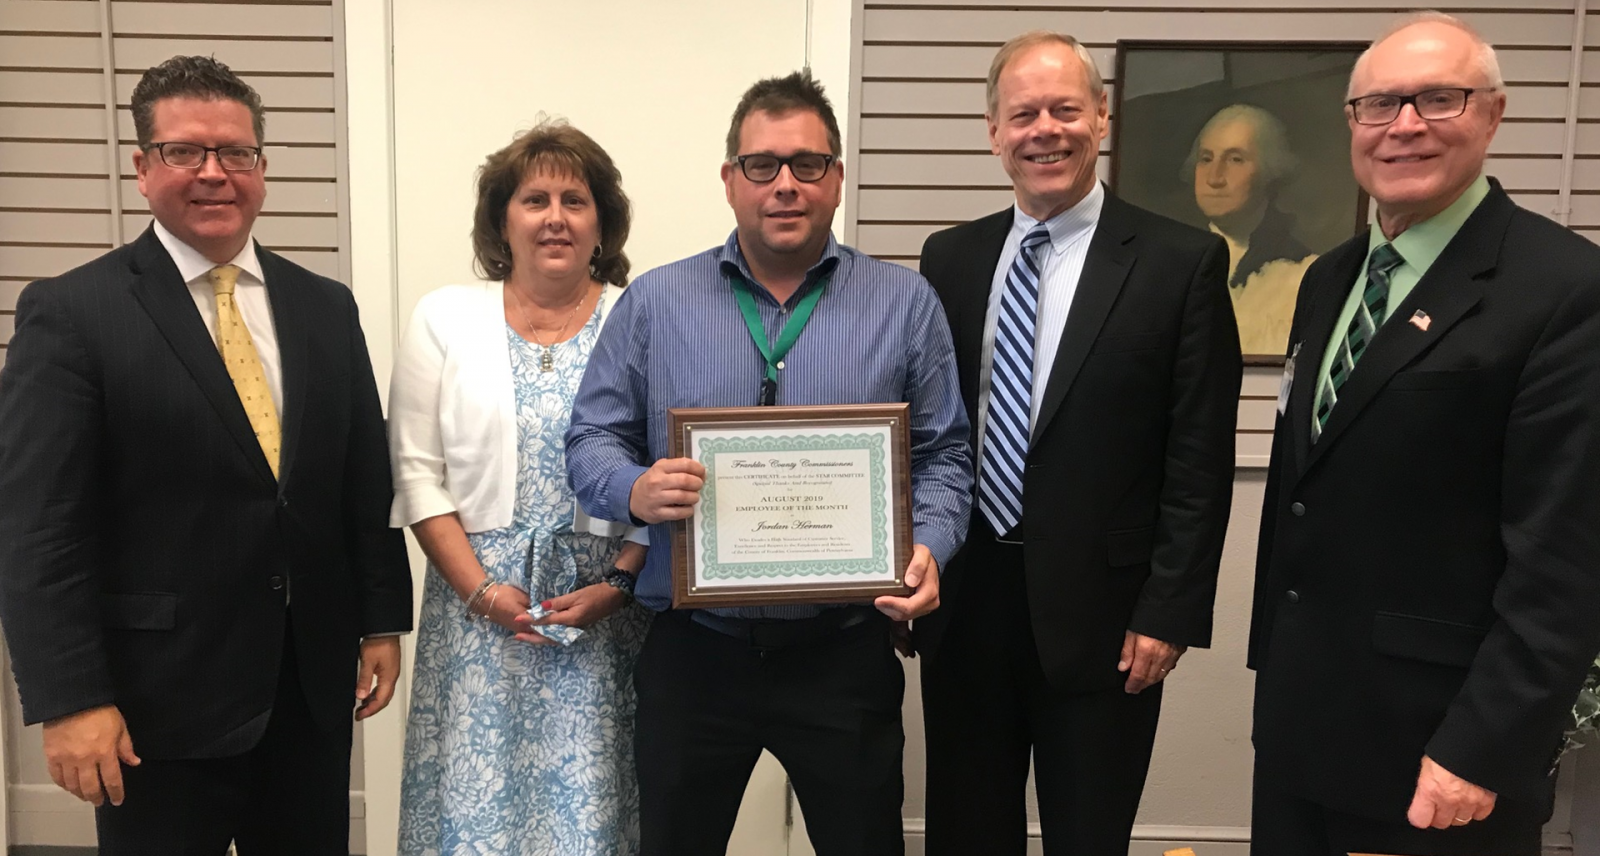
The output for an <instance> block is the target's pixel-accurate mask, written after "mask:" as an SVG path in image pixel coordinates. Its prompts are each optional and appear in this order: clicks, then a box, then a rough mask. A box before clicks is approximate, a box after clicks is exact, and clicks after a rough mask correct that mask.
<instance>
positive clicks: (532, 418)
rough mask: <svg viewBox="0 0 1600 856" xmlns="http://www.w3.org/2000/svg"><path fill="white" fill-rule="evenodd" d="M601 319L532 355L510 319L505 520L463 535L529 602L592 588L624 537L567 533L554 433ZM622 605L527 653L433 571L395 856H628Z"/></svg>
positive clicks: (626, 634) (638, 637) (632, 813)
mask: <svg viewBox="0 0 1600 856" xmlns="http://www.w3.org/2000/svg"><path fill="white" fill-rule="evenodd" d="M599 329H600V312H599V310H598V309H597V310H596V312H595V314H594V315H593V316H592V317H591V318H590V319H589V321H588V323H587V324H585V325H584V327H583V329H582V330H580V331H579V333H578V335H577V336H575V337H573V338H572V339H570V340H568V341H567V342H564V343H562V344H559V345H557V346H555V349H554V351H553V352H552V356H553V357H554V358H555V369H554V371H550V372H541V371H540V370H539V356H540V354H541V352H542V350H543V349H542V348H540V347H539V346H537V345H533V344H530V343H529V342H527V341H526V340H524V339H523V338H522V337H521V336H519V335H517V333H516V331H515V330H512V329H511V328H510V327H509V325H508V326H507V328H506V336H507V338H508V339H509V341H510V343H511V368H512V377H513V378H514V379H515V381H514V382H515V384H516V406H517V428H518V434H519V438H518V439H519V443H518V446H517V448H518V450H519V452H518V466H517V498H516V508H515V511H514V512H513V519H512V522H511V525H510V526H508V527H506V528H504V529H495V530H492V531H489V532H477V533H469V534H468V535H467V540H468V541H469V542H470V543H471V545H472V550H473V553H474V554H476V555H477V557H478V561H479V562H481V563H482V565H483V568H484V570H485V571H487V572H488V574H489V576H490V577H492V578H494V579H496V580H499V581H501V582H506V583H511V584H513V585H517V586H521V587H522V588H524V589H526V590H527V591H528V592H529V593H530V594H531V598H532V600H533V602H534V603H538V602H539V601H541V600H546V599H549V598H552V597H555V596H557V595H560V594H565V593H567V592H571V591H574V590H576V589H578V588H582V587H583V586H586V585H590V584H593V583H597V582H600V581H601V577H602V575H603V574H604V573H605V571H606V569H607V568H609V567H610V564H611V561H612V559H613V558H614V557H615V556H616V553H617V549H618V547H619V546H620V539H616V538H602V537H599V536H595V535H590V534H588V533H575V532H573V530H572V519H573V512H574V504H573V503H574V500H573V496H572V492H571V490H570V489H569V488H568V486H567V470H566V457H565V455H564V453H563V451H562V448H563V435H565V433H566V430H567V424H568V421H569V420H570V418H571V414H572V400H573V397H574V396H575V395H576V393H577V390H578V382H579V381H580V380H581V379H582V377H583V369H584V366H585V365H586V364H587V363H588V359H589V352H590V349H591V348H593V346H594V341H595V337H596V336H597V335H598V333H599ZM646 622H647V613H646V611H645V610H644V609H642V608H641V607H639V606H638V605H636V604H634V603H632V602H631V601H630V602H629V604H628V605H627V606H626V607H624V608H623V609H621V610H619V611H618V612H616V613H614V614H612V615H610V616H607V617H606V618H604V619H602V620H601V621H599V622H597V623H595V624H594V625H593V626H591V627H590V628H588V630H587V631H586V632H585V633H583V634H582V635H581V636H580V637H579V638H578V639H577V640H576V641H574V642H573V643H572V644H571V645H569V646H566V647H557V646H546V645H537V646H536V645H529V644H526V643H523V642H518V641H517V640H515V639H513V638H512V637H511V635H510V633H508V632H507V631H505V630H504V629H502V628H501V627H499V626H498V625H495V624H491V623H489V622H487V621H483V620H481V619H477V618H475V617H474V616H472V615H469V614H468V613H467V611H466V608H465V606H464V604H463V603H462V601H461V599H460V598H459V597H458V596H456V593H455V592H454V591H452V590H451V588H450V586H449V585H448V584H447V583H446V582H445V581H444V579H443V578H442V577H441V576H440V575H439V573H438V572H437V571H436V570H435V569H434V568H433V567H431V566H430V567H429V569H428V574H427V583H426V586H425V589H424V594H423V601H422V620H421V622H420V626H419V628H418V632H417V654H416V661H417V662H416V670H415V673H414V674H415V677H414V680H413V688H412V696H411V715H410V720H409V725H408V727H407V731H406V756H405V774H404V779H403V781H402V783H401V803H400V812H401V813H400V853H401V854H403V856H456V854H474V856H489V854H493V856H546V854H548V856H632V854H635V853H637V852H638V850H639V824H638V816H639V789H638V783H637V781H636V780H635V778H634V771H633V713H634V695H633V681H632V677H631V675H632V667H633V661H634V657H635V656H636V655H637V654H638V651H639V647H640V645H641V644H642V643H643V641H644V632H645V627H646Z"/></svg>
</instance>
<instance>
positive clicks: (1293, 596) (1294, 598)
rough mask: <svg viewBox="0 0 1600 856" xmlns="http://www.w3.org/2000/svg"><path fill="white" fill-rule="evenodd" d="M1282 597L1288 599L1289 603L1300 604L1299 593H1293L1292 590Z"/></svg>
mask: <svg viewBox="0 0 1600 856" xmlns="http://www.w3.org/2000/svg"><path fill="white" fill-rule="evenodd" d="M1284 597H1287V598H1288V599H1289V602H1290V603H1299V602H1300V593H1299V592H1297V591H1295V590H1294V589H1289V593H1288V594H1286V595H1284Z"/></svg>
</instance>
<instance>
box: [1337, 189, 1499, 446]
mask: <svg viewBox="0 0 1600 856" xmlns="http://www.w3.org/2000/svg"><path fill="white" fill-rule="evenodd" d="M1488 195H1489V179H1487V178H1485V177H1483V176H1482V175H1479V176H1478V179H1477V180H1476V181H1474V182H1472V184H1470V185H1468V187H1467V189H1466V191H1465V192H1463V193H1462V194H1461V197H1460V198H1459V199H1457V200H1456V201H1454V202H1452V203H1450V207H1449V208H1446V209H1444V210H1443V211H1440V212H1439V213H1438V214H1435V215H1433V216H1432V217H1429V218H1428V219H1426V220H1424V221H1422V222H1421V223H1418V224H1416V225H1415V226H1412V227H1411V228H1409V229H1407V230H1405V231H1404V232H1401V233H1400V234H1399V235H1398V236H1396V237H1395V239H1394V240H1393V241H1390V240H1388V239H1387V238H1385V237H1384V236H1383V230H1382V229H1380V228H1378V222H1377V220H1373V222H1372V227H1371V229H1370V231H1369V233H1368V236H1367V259H1371V258H1372V251H1373V250H1374V249H1377V247H1378V245H1380V244H1383V243H1390V244H1393V245H1394V248H1395V251H1396V252H1398V253H1399V254H1400V257H1401V258H1402V259H1404V260H1405V261H1404V262H1403V263H1402V264H1401V265H1400V266H1399V267H1397V268H1395V269H1394V272H1393V273H1391V274H1390V275H1389V304H1388V305H1389V307H1390V309H1393V308H1394V307H1397V306H1399V305H1400V304H1401V302H1403V301H1404V300H1405V299H1406V296H1407V295H1409V294H1410V293H1411V289H1413V288H1416V287H1417V283H1418V282H1420V281H1421V280H1422V277H1423V276H1424V275H1426V274H1427V272H1428V268H1430V267H1433V263H1434V261H1435V260H1436V259H1438V258H1439V255H1440V254H1441V253H1443V252H1444V248H1445V247H1446V246H1448V245H1449V243H1450V241H1451V239H1453V238H1455V236H1456V232H1458V231H1460V229H1461V224H1462V223H1465V222H1467V218H1468V217H1470V216H1472V212H1473V211H1476V210H1477V208H1478V203H1480V202H1482V201H1483V200H1484V197H1486V196H1488ZM1366 290H1367V262H1366V261H1365V260H1363V261H1362V263H1361V272H1360V273H1358V274H1356V281H1355V284H1354V285H1353V286H1352V287H1351V289H1350V294H1349V295H1348V296H1346V297H1345V300H1344V308H1343V309H1341V310H1340V311H1339V319H1338V320H1337V321H1335V322H1334V326H1333V335H1331V336H1329V337H1328V347H1327V348H1326V349H1325V350H1323V352H1322V365H1321V367H1320V368H1319V369H1318V371H1317V385H1316V386H1314V387H1312V388H1313V389H1314V390H1316V393H1315V395H1316V398H1315V399H1313V400H1312V402H1311V419H1312V421H1313V422H1315V421H1316V418H1317V410H1318V409H1320V408H1321V406H1322V390H1323V389H1324V388H1326V387H1327V380H1328V372H1329V370H1331V369H1332V368H1333V359H1334V355H1335V354H1337V353H1338V352H1339V344H1340V343H1341V342H1343V341H1344V333H1345V331H1346V330H1348V329H1349V328H1350V319H1352V318H1354V317H1355V315H1356V307H1357V306H1358V305H1359V304H1360V301H1361V295H1362V293H1363V292H1365V291H1366ZM1392 317H1394V313H1393V312H1391V313H1389V315H1388V317H1386V318H1384V319H1383V323H1385V324H1387V323H1389V318H1392Z"/></svg>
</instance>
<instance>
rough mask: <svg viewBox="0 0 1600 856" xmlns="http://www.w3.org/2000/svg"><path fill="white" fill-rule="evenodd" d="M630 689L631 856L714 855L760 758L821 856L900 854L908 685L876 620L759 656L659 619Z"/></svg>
mask: <svg viewBox="0 0 1600 856" xmlns="http://www.w3.org/2000/svg"><path fill="white" fill-rule="evenodd" d="M634 686H635V688H636V689H637V691H638V696H639V708H638V725H637V729H636V731H635V737H634V740H635V753H634V754H635V758H636V759H637V762H638V766H639V801H640V808H639V826H640V839H641V849H640V853H641V856H711V854H716V855H717V856H721V854H723V853H725V852H726V851H727V848H728V837H729V836H730V835H731V834H732V832H733V825H734V821H735V819H736V817H737V815H738V812H739V803H740V801H741V800H742V799H743V797H744V791H745V786H746V784H747V783H748V782H749V780H750V772H751V770H753V769H754V768H755V764H756V761H757V759H758V758H759V757H760V755H761V750H762V749H766V750H767V751H769V752H771V753H772V754H773V756H774V757H776V758H777V759H778V761H779V762H780V763H781V764H783V768H784V770H785V771H787V772H788V774H789V779H790V781H791V782H792V783H793V785H794V792H795V796H796V798H798V799H799V801H800V808H801V810H803V811H804V812H805V818H806V829H807V832H808V833H809V834H810V836H811V843H812V846H813V847H814V848H815V849H816V852H817V853H818V854H819V856H858V855H859V856H868V854H871V856H885V855H886V856H899V854H902V853H903V852H904V846H905V845H904V837H903V834H902V831H901V830H902V826H901V819H900V803H901V800H902V798H903V795H904V789H905V788H904V774H903V772H902V770H901V763H902V758H903V755H904V752H905V732H904V731H903V730H902V728H901V725H900V705H901V701H902V699H903V697H904V695H905V673H904V672H903V671H902V668H901V666H900V663H899V661H898V659H896V657H895V653H894V648H893V646H892V644H891V642H890V639H889V622H888V619H887V618H885V617H884V616H882V615H881V614H878V613H875V612H874V613H872V615H870V616H868V617H866V618H865V620H863V621H861V622H860V623H858V624H856V625H854V626H852V627H847V628H844V629H838V630H833V631H830V632H828V633H827V634H825V635H823V636H821V637H820V638H817V639H814V640H811V641H807V642H800V643H796V644H791V645H785V646H783V647H772V648H767V647H761V646H760V645H756V644H752V642H751V641H747V640H743V639H738V638H735V637H733V636H729V635H726V634H725V633H722V632H719V631H717V630H712V629H710V628H708V627H705V626H702V625H701V624H699V623H697V622H695V621H693V620H691V613H688V612H670V611H669V612H663V613H661V614H659V615H657V616H656V617H655V621H654V623H653V624H651V626H650V633H649V636H647V637H646V639H645V643H644V648H643V650H642V651H641V652H640V654H639V660H638V663H637V665H636V666H635V669H634Z"/></svg>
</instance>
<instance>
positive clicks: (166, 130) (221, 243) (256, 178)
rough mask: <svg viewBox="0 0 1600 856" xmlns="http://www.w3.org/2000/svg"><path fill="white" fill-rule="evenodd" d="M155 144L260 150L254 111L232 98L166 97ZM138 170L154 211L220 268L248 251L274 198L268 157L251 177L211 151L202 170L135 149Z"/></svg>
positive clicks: (154, 128) (154, 129) (155, 125)
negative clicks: (269, 188)
mask: <svg viewBox="0 0 1600 856" xmlns="http://www.w3.org/2000/svg"><path fill="white" fill-rule="evenodd" d="M152 119H153V121H152V122H151V135H150V136H151V139H152V140H153V141H154V142H158V143H168V142H171V143H194V144H196V145H200V146H207V147H213V148H214V147H219V146H259V145H260V144H261V141H260V140H257V139H256V132H255V128H254V124H253V122H252V118H251V115H250V108H249V107H247V106H245V105H244V104H241V103H239V102H238V101H231V100H228V99H217V100H205V99H200V98H163V99H161V100H160V101H157V102H156V103H155V105H154V111H153V113H152ZM133 167H134V170H135V172H137V173H138V176H139V192H140V193H141V194H143V195H144V198H145V199H147V200H148V201H149V203H150V214H151V215H152V216H154V217H155V218H156V220H157V221H159V222H160V223H161V225H162V226H164V227H166V229H167V231H169V232H171V233H172V234H173V235H174V236H176V237H177V238H178V240H180V241H182V242H184V243H185V244H188V245H189V246H191V247H193V248H194V249H196V250H198V251H199V252H200V253H201V254H202V255H204V256H205V257H206V258H208V259H210V260H211V261H213V262H216V263H218V264H223V263H226V262H229V261H231V260H232V259H233V257H234V256H237V255H238V254H239V251H240V250H241V249H244V244H245V241H247V240H249V239H250V228H251V227H252V226H254V225H255V222H256V215H257V214H260V213H261V203H262V201H263V200H265V199H266V196H267V183H266V172H267V159H266V158H265V157H262V158H261V159H260V160H259V161H257V163H256V168H255V169H252V170H250V171H248V172H232V171H229V170H224V169H223V168H222V165H221V164H220V163H218V162H217V157H216V155H214V154H211V153H207V154H206V159H205V160H204V161H203V162H202V163H201V164H200V168H199V169H178V168H176V167H170V166H167V165H166V163H165V162H164V161H162V160H161V153H160V152H158V151H156V150H155V149H150V150H149V151H135V152H134V153H133Z"/></svg>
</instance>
